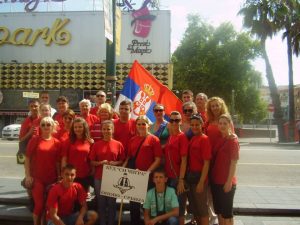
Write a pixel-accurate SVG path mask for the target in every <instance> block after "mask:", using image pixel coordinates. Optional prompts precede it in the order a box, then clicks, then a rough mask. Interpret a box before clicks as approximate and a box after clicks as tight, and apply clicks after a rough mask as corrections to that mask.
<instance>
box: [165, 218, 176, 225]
mask: <svg viewBox="0 0 300 225" xmlns="http://www.w3.org/2000/svg"><path fill="white" fill-rule="evenodd" d="M167 223H168V224H169V225H178V224H179V222H178V218H177V217H175V216H172V217H170V218H169V219H168V220H167Z"/></svg>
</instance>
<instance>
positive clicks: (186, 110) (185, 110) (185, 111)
mask: <svg viewBox="0 0 300 225" xmlns="http://www.w3.org/2000/svg"><path fill="white" fill-rule="evenodd" d="M183 112H184V113H192V112H194V110H193V109H184V110H183Z"/></svg>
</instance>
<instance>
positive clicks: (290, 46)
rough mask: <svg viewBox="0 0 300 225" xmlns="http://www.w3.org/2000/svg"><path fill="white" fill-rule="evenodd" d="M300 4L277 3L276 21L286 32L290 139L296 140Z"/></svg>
mask: <svg viewBox="0 0 300 225" xmlns="http://www.w3.org/2000/svg"><path fill="white" fill-rule="evenodd" d="M299 12H300V4H299V2H298V1H297V0H282V1H279V2H278V3H277V7H276V10H275V17H274V21H275V23H276V24H277V27H279V28H281V29H283V30H284V33H283V36H282V38H283V39H286V41H287V55H288V67H289V73H288V75H289V137H290V141H292V140H294V131H295V101H294V73H293V53H294V54H296V55H297V56H298V55H299V50H300V47H299V43H300V31H299V25H300V15H299Z"/></svg>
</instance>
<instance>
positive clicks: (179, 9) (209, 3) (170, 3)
mask: <svg viewBox="0 0 300 225" xmlns="http://www.w3.org/2000/svg"><path fill="white" fill-rule="evenodd" d="M49 1H50V3H48V4H47V3H43V2H42V0H41V2H40V4H39V9H40V10H46V9H48V10H50V11H51V10H61V9H63V10H67V11H68V10H74V11H77V10H81V11H84V10H93V9H97V10H100V9H101V8H102V0H65V2H64V3H63V4H61V3H57V2H53V3H51V0H49ZM131 1H132V2H136V6H139V5H141V4H142V2H143V0H131ZM157 1H159V3H160V9H168V10H171V29H172V33H171V52H173V51H174V50H175V49H176V48H177V47H178V45H179V44H180V41H181V39H182V37H183V34H184V32H185V29H186V28H187V15H188V14H190V13H197V14H199V15H200V16H201V17H202V18H203V19H205V20H206V21H207V22H209V23H210V24H212V25H214V26H218V25H219V24H221V23H222V22H228V21H229V22H231V23H232V24H233V25H234V27H235V29H236V30H237V31H240V32H242V31H246V30H244V29H243V26H242V17H241V16H238V15H237V13H238V11H239V9H240V8H241V6H242V4H243V2H244V0H186V1H182V0H157ZM1 2H4V1H2V0H0V11H3V10H4V11H9V10H12V11H20V10H21V11H22V10H23V9H24V5H23V4H22V3H19V4H1ZM11 5H13V6H11ZM267 53H268V56H269V58H270V62H271V65H272V69H273V73H274V77H275V81H276V84H277V85H288V62H287V50H286V41H282V39H281V35H280V34H278V35H277V36H276V37H273V39H272V40H270V39H268V40H267ZM293 64H294V65H293V69H294V84H300V57H299V58H296V57H295V56H294V57H293ZM253 66H254V68H255V69H256V70H258V71H260V72H261V73H262V78H263V83H264V84H265V85H267V80H266V78H265V65H264V60H263V59H257V60H255V61H254V62H253Z"/></svg>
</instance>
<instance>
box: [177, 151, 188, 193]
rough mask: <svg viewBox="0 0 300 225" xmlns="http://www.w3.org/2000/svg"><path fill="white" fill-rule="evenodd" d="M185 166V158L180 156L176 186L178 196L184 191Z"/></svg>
mask: <svg viewBox="0 0 300 225" xmlns="http://www.w3.org/2000/svg"><path fill="white" fill-rule="evenodd" d="M186 164H187V156H182V157H181V163H180V171H179V177H178V184H177V193H178V194H179V195H180V194H182V193H183V192H184V191H185V188H184V176H185V171H186Z"/></svg>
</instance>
